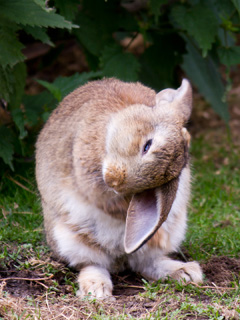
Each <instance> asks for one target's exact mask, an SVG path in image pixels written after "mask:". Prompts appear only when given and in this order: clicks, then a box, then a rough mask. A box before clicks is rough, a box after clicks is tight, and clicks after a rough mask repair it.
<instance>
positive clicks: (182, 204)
mask: <svg viewBox="0 0 240 320" xmlns="http://www.w3.org/2000/svg"><path fill="white" fill-rule="evenodd" d="M191 102H192V93H191V87H190V85H189V83H188V81H187V80H183V82H182V85H181V87H180V88H179V89H177V90H173V89H166V90H163V91H161V92H159V93H158V94H156V93H155V92H154V91H153V90H151V89H149V88H147V87H145V86H143V85H141V84H140V83H124V82H121V81H119V80H116V79H104V80H100V81H93V82H90V83H88V84H86V85H84V86H82V87H80V88H78V89H77V90H75V91H74V92H72V93H71V94H69V95H68V96H67V97H66V98H65V99H64V100H63V101H62V102H61V103H60V105H59V107H58V108H57V109H56V110H55V111H54V112H53V113H52V115H51V116H50V118H49V120H48V121H47V123H46V125H45V126H44V128H43V130H42V131H41V133H40V135H39V138H38V142H37V149H36V177H37V183H38V188H39V191H40V194H41V200H42V206H43V213H44V224H45V230H46V235H47V240H48V243H49V244H50V246H51V247H52V249H53V251H54V252H55V253H56V254H57V255H58V257H60V258H61V259H63V260H65V261H67V262H68V263H69V264H70V265H72V266H75V267H79V268H81V271H80V275H79V279H78V280H79V285H80V294H81V295H85V294H87V293H88V292H89V291H91V292H92V293H93V296H96V297H100V298H103V297H105V296H108V295H110V294H111V291H112V285H111V280H110V275H109V272H114V270H117V269H119V268H121V264H123V263H120V262H119V261H120V260H121V261H122V262H123V261H124V262H126V261H127V264H128V266H130V267H131V268H132V269H133V270H135V271H138V272H141V273H142V274H143V275H144V276H146V277H147V278H151V279H158V278H161V277H166V276H168V275H170V276H172V277H175V278H177V279H182V278H184V279H186V280H187V281H189V280H193V281H201V278H202V273H201V270H200V268H199V265H198V264H197V263H195V262H192V263H180V262H176V261H173V260H169V259H168V258H167V257H166V254H167V253H168V252H170V251H173V250H176V249H177V248H178V246H179V245H180V243H181V241H182V240H183V238H184V233H185V229H186V211H187V203H188V199H189V193H190V191H189V190H190V169H189V165H188V145H189V142H190V136H189V133H188V132H187V130H186V129H185V128H184V124H185V123H186V121H187V120H188V119H189V116H190V113H191ZM143 244H144V245H143ZM141 246H142V248H140V247H141ZM139 248H140V249H139ZM135 251H136V252H135ZM126 252H127V253H129V254H128V255H126ZM133 252H134V253H133ZM90 279H92V280H91V281H90Z"/></svg>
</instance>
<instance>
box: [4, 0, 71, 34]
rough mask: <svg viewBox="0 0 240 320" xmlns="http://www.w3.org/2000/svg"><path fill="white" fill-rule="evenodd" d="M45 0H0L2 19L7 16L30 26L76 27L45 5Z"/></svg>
mask: <svg viewBox="0 0 240 320" xmlns="http://www.w3.org/2000/svg"><path fill="white" fill-rule="evenodd" d="M43 4H44V2H43V1H34V0H24V1H22V0H8V1H5V0H0V20H1V18H2V17H3V18H7V19H9V20H11V21H14V22H15V23H18V24H19V23H20V24H22V25H29V26H42V27H52V28H67V29H72V28H76V27H77V26H76V25H73V24H72V23H71V22H69V21H66V20H65V19H64V18H63V17H62V16H60V15H59V14H56V13H54V10H53V9H52V8H46V7H45V6H43Z"/></svg>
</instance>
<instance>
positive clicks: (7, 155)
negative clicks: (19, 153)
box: [0, 126, 14, 170]
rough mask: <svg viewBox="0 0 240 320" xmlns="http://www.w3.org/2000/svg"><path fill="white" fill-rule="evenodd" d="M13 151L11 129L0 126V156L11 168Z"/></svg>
mask: <svg viewBox="0 0 240 320" xmlns="http://www.w3.org/2000/svg"><path fill="white" fill-rule="evenodd" d="M13 153H14V145H13V134H12V132H11V130H10V129H9V128H7V127H5V126H1V127H0V158H2V159H3V161H4V162H5V163H6V164H7V165H9V166H10V168H11V169H12V170H14V168H13Z"/></svg>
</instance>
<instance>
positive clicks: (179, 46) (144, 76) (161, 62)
mask: <svg viewBox="0 0 240 320" xmlns="http://www.w3.org/2000/svg"><path fill="white" fill-rule="evenodd" d="M151 35H152V45H151V46H150V47H148V48H147V49H146V50H145V51H144V53H143V54H142V55H141V56H140V58H139V62H140V63H141V71H140V75H139V80H140V81H141V82H143V83H144V84H146V85H148V86H150V87H151V88H154V89H155V90H158V91H159V90H160V89H163V88H167V87H172V86H175V85H177V83H176V82H175V79H176V74H175V73H176V66H177V65H179V64H180V63H181V62H182V55H183V53H185V43H184V41H183V40H182V38H181V37H180V36H178V35H176V34H168V35H161V34H158V33H156V34H153V33H151Z"/></svg>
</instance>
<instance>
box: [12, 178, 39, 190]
mask: <svg viewBox="0 0 240 320" xmlns="http://www.w3.org/2000/svg"><path fill="white" fill-rule="evenodd" d="M7 179H8V180H10V181H12V182H14V183H15V184H17V185H18V186H19V187H21V188H23V189H24V190H26V191H28V192H30V193H32V194H36V193H35V192H33V191H32V190H30V189H29V188H27V187H25V186H24V185H23V184H22V183H20V182H19V181H17V180H15V179H13V178H12V177H11V176H7Z"/></svg>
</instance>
